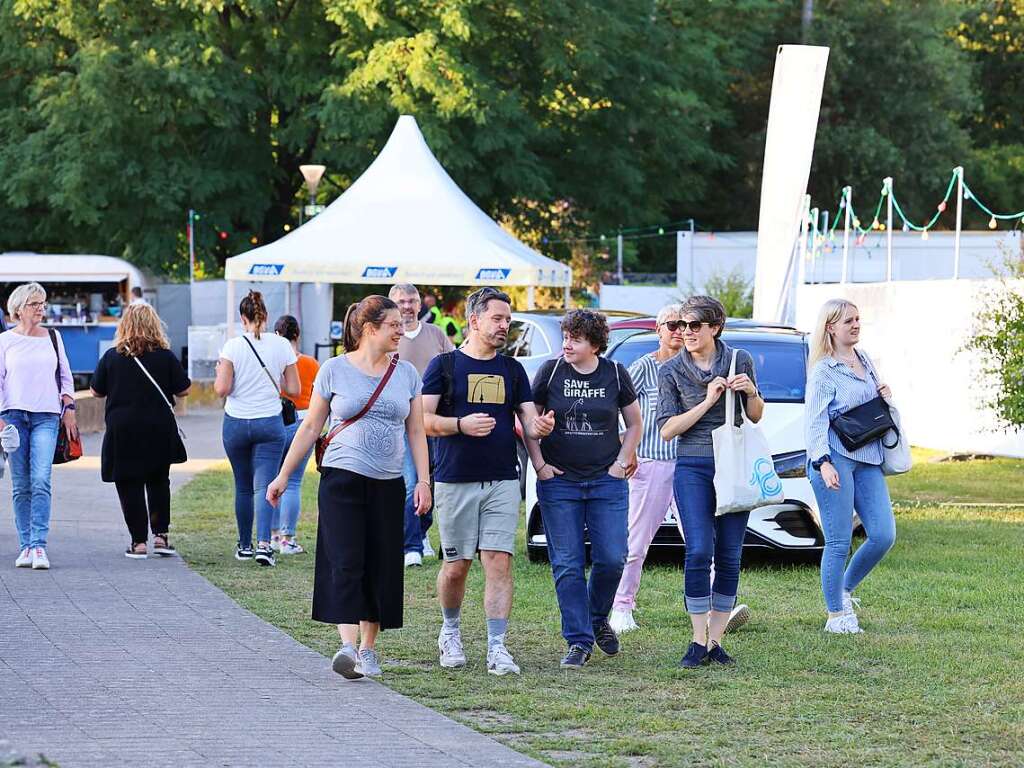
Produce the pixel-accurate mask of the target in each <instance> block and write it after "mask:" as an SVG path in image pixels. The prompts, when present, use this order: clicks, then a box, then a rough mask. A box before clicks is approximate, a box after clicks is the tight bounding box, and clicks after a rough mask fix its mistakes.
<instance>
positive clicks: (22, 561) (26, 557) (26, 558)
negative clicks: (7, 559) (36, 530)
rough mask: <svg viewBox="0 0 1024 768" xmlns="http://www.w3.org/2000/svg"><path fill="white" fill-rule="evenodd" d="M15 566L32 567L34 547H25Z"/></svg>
mask: <svg viewBox="0 0 1024 768" xmlns="http://www.w3.org/2000/svg"><path fill="white" fill-rule="evenodd" d="M14 567H15V568H31V567H32V548H31V547H25V548H24V549H23V550H21V554H20V555H18V559H17V560H15V561H14Z"/></svg>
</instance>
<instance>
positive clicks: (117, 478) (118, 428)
mask: <svg viewBox="0 0 1024 768" xmlns="http://www.w3.org/2000/svg"><path fill="white" fill-rule="evenodd" d="M170 346H171V345H170V343H169V342H168V341H167V336H166V334H165V333H164V329H163V324H162V323H161V321H160V318H159V316H158V315H157V313H156V310H154V309H153V307H151V306H150V305H149V304H143V303H139V304H131V305H129V306H127V307H125V310H124V315H123V316H122V317H121V321H120V323H118V326H117V333H116V334H115V335H114V346H113V347H111V348H110V349H108V350H107V351H106V353H105V354H104V355H103V357H102V358H100V361H99V364H98V365H97V366H96V371H95V373H93V377H92V394H93V396H94V397H105V398H106V400H107V402H106V408H105V420H106V426H107V428H106V431H105V432H104V433H103V449H102V452H101V458H100V474H101V477H102V478H103V482H105V483H113V484H114V487H115V488H116V489H117V496H118V498H119V499H120V501H121V512H122V513H123V514H124V521H125V524H127V526H128V532H129V534H131V543H130V544H129V545H128V549H127V550H125V553H124V554H125V557H128V558H132V559H135V560H144V559H145V558H146V557H147V556H148V554H149V550H148V548H147V543H148V541H149V531H150V530H152V532H153V552H154V554H157V555H165V556H166V555H173V554H174V547H173V546H172V545H171V542H170V539H169V538H168V531H169V529H170V526H171V481H170V469H171V464H180V463H181V462H183V461H185V460H186V458H187V457H186V455H185V446H184V444H183V443H182V440H181V437H180V435H179V433H178V425H177V421H176V420H175V417H174V414H173V412H172V408H173V405H174V398H175V397H184V396H185V395H187V394H188V390H189V387H190V386H191V382H190V381H189V379H188V376H187V375H186V374H185V369H184V368H182V367H181V363H180V362H178V358H176V357H175V356H174V353H173V352H171V350H170Z"/></svg>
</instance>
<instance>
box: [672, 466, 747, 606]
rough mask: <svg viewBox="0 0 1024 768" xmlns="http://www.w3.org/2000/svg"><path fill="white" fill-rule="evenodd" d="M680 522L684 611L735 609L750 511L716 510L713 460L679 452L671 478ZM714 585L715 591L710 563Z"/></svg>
mask: <svg viewBox="0 0 1024 768" xmlns="http://www.w3.org/2000/svg"><path fill="white" fill-rule="evenodd" d="M673 488H674V490H675V495H676V508H677V509H678V510H679V522H680V525H682V527H683V536H684V537H685V539H686V566H685V568H684V572H683V575H684V578H683V585H684V586H683V594H684V595H685V598H686V610H687V612H689V613H696V614H702V613H707V612H708V611H722V612H725V611H731V610H732V609H733V606H734V605H735V604H736V592H737V590H738V588H739V584H740V559H741V558H742V556H743V537H744V536H745V535H746V532H747V520H748V518H749V517H750V513H749V512H732V513H730V514H728V515H718V516H716V515H715V459H714V457H712V456H680V457H679V458H678V459H677V460H676V474H675V478H674V481H673ZM712 559H714V563H715V588H714V591H713V592H712V590H711V562H712Z"/></svg>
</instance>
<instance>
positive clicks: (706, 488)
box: [657, 296, 764, 669]
mask: <svg viewBox="0 0 1024 768" xmlns="http://www.w3.org/2000/svg"><path fill="white" fill-rule="evenodd" d="M679 317H680V319H681V320H683V322H684V326H683V327H684V332H683V349H682V350H681V351H680V353H679V354H678V355H676V357H675V358H673V359H672V360H671V361H669V362H668V363H667V364H666V365H665V366H664V367H663V368H662V369H661V372H660V374H659V377H658V412H657V418H658V425H659V427H660V428H661V437H662V439H664V440H676V456H677V459H676V469H675V476H674V491H675V499H676V507H677V508H678V510H679V521H680V524H681V527H682V529H683V535H684V537H685V538H686V565H685V569H684V593H685V603H686V610H687V612H688V613H689V614H690V623H691V624H692V626H693V640H692V642H691V643H690V645H689V647H688V648H687V650H686V654H685V655H684V656H683V658H682V659H681V660H680V662H679V666H680V667H682V668H684V669H690V668H694V667H699V666H701V665H702V664H707V663H709V662H715V663H718V664H731V663H732V661H733V660H732V657H731V656H729V655H728V654H727V653H726V652H725V650H724V649H723V648H722V645H721V641H722V636H723V635H724V634H725V631H726V628H727V626H728V623H729V617H730V614H731V612H732V610H733V607H734V606H735V604H736V592H737V589H738V587H739V579H740V557H741V554H742V552H743V537H744V535H745V534H746V530H747V518H748V517H749V516H750V513H749V512H733V513H731V514H728V515H720V516H716V515H715V506H716V504H715V486H714V478H715V454H714V447H713V445H712V441H711V433H712V432H713V431H714V430H715V429H716V428H718V427H720V426H722V425H723V424H724V423H725V400H724V399H723V398H722V394H723V393H724V392H725V390H726V389H731V390H732V391H733V392H736V393H737V394H738V395H739V397H737V398H736V400H737V402H736V414H735V418H736V419H737V420H739V419H740V418H741V413H740V409H741V407H742V408H743V409H744V410H745V411H746V414H747V418H749V419H750V420H751V421H753V422H758V421H760V420H761V416H762V414H763V413H764V400H763V399H762V398H761V395H760V393H759V392H758V390H757V383H756V376H755V373H754V360H753V358H752V357H751V356H750V354H749V353H748V352H746V351H744V350H739V351H738V353H737V356H736V373H735V374H734V375H732V376H730V375H729V369H730V365H731V363H732V355H733V350H732V348H731V347H730V346H729V345H727V344H726V343H725V342H723V341H722V340H721V338H720V337H721V335H722V330H723V329H724V327H725V308H724V307H723V306H722V304H721V303H720V302H718V301H716V300H715V299H712V298H710V297H709V296H692V297H690V298H689V299H687V300H686V301H685V302H683V304H682V306H681V307H680V308H679ZM712 559H713V560H714V566H715V581H714V590H712V585H711V563H712Z"/></svg>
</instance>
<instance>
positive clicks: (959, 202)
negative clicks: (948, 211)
mask: <svg viewBox="0 0 1024 768" xmlns="http://www.w3.org/2000/svg"><path fill="white" fill-rule="evenodd" d="M953 173H955V174H956V234H955V235H954V236H953V279H954V280H958V279H959V278H960V230H961V229H962V227H963V215H964V167H963V166H962V165H958V166H957V167H956V168H954V169H953Z"/></svg>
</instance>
